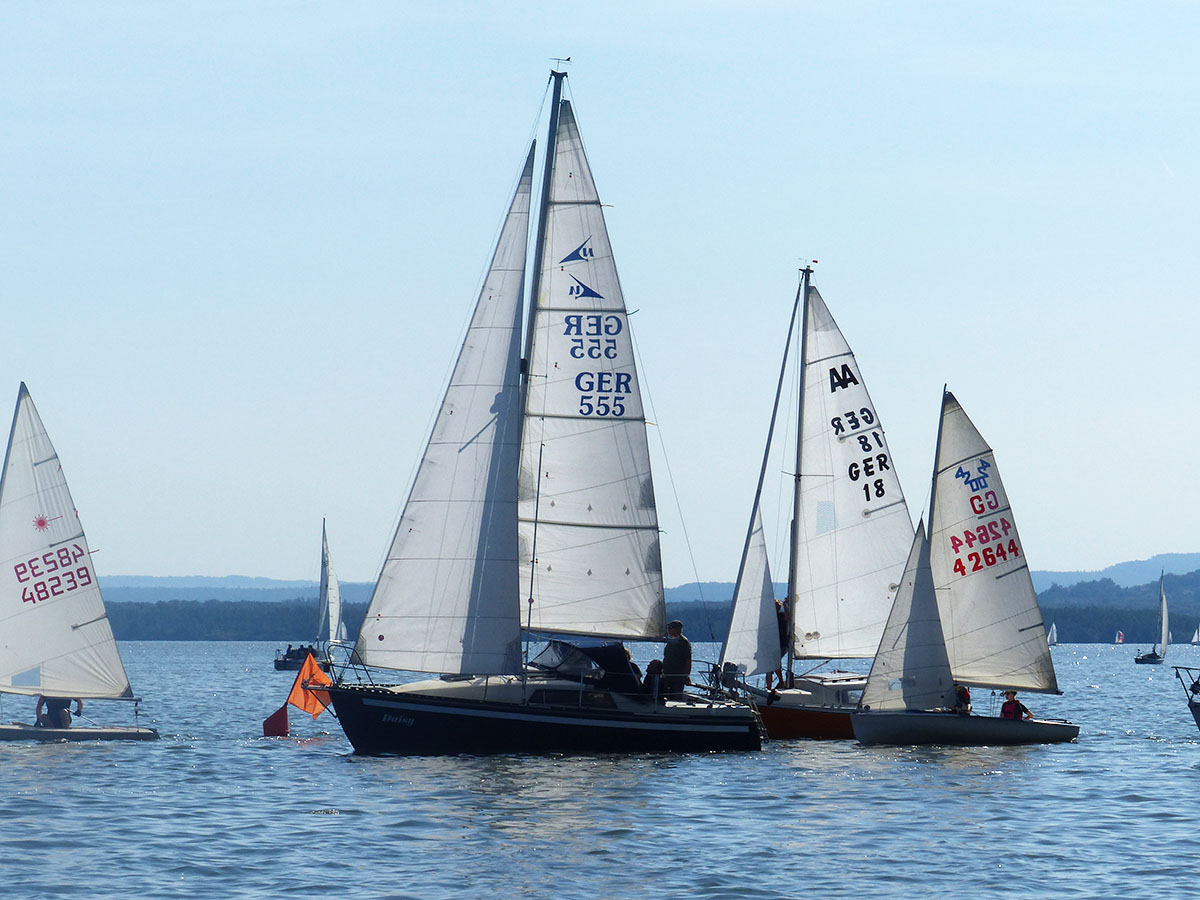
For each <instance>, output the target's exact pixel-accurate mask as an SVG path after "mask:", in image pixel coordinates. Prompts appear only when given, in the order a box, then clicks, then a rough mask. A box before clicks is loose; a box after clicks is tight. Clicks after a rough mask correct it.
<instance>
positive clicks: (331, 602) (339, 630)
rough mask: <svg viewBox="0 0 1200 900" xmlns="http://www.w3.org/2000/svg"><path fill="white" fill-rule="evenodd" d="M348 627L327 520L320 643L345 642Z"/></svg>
mask: <svg viewBox="0 0 1200 900" xmlns="http://www.w3.org/2000/svg"><path fill="white" fill-rule="evenodd" d="M345 639H346V626H345V625H343V624H342V591H341V587H340V586H339V585H338V580H337V575H336V574H335V573H334V571H333V559H332V557H330V555H329V541H328V539H326V537H325V520H324V519H322V520H321V612H320V614H319V615H318V617H317V640H318V641H322V640H324V641H344V640H345Z"/></svg>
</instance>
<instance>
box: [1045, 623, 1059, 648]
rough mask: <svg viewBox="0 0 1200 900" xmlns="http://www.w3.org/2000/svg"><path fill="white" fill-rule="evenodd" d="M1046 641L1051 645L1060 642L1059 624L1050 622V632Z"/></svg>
mask: <svg viewBox="0 0 1200 900" xmlns="http://www.w3.org/2000/svg"><path fill="white" fill-rule="evenodd" d="M1046 643H1047V644H1048V645H1049V646H1051V647H1054V646H1057V644H1058V625H1057V624H1056V623H1054V622H1051V623H1050V632H1049V633H1048V634H1047V635H1046Z"/></svg>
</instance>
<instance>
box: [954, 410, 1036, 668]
mask: <svg viewBox="0 0 1200 900" xmlns="http://www.w3.org/2000/svg"><path fill="white" fill-rule="evenodd" d="M933 493H934V499H933V502H932V503H931V516H932V524H931V527H930V564H931V566H932V569H933V580H934V585H935V587H936V589H937V601H938V608H939V609H940V611H941V619H942V629H943V631H944V632H945V636H946V649H947V653H948V655H949V658H950V668H951V670H952V671H953V672H954V677H955V679H956V680H958V681H962V682H967V683H969V684H975V685H981V686H985V687H1005V688H1013V689H1020V690H1031V691H1043V692H1055V691H1057V690H1058V682H1057V680H1056V679H1055V676H1054V665H1053V663H1052V662H1051V659H1050V648H1049V646H1048V644H1047V641H1046V627H1045V625H1044V624H1043V621H1042V613H1041V610H1040V609H1039V607H1038V602H1037V594H1036V593H1035V592H1034V589H1033V581H1032V579H1031V578H1030V574H1029V567H1028V565H1027V564H1026V561H1025V549H1024V545H1023V544H1022V543H1021V538H1020V536H1019V535H1018V533H1017V526H1016V520H1015V519H1014V518H1013V514H1012V509H1011V507H1010V506H1009V502H1008V496H1007V494H1006V493H1005V491H1004V484H1003V482H1002V481H1001V479H1000V469H999V468H998V467H997V465H996V459H995V456H994V454H993V453H992V450H991V448H990V447H989V446H988V445H987V442H986V441H984V439H983V437H982V436H981V435H980V434H979V432H978V431H977V430H976V428H975V426H974V425H973V424H972V423H971V420H970V419H969V418H967V414H966V413H965V412H964V411H963V409H962V407H961V406H960V405H959V403H958V401H957V400H955V399H954V395H953V394H951V393H950V392H949V391H946V392H945V395H944V396H943V398H942V421H941V427H940V430H939V438H938V452H937V462H936V468H935V472H934V486H933Z"/></svg>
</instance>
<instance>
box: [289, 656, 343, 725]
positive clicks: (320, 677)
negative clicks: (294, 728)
mask: <svg viewBox="0 0 1200 900" xmlns="http://www.w3.org/2000/svg"><path fill="white" fill-rule="evenodd" d="M306 684H308V685H314V684H333V679H331V678H330V677H329V676H328V675H326V674H325V673H324V672H322V671H321V667H320V666H318V665H317V661H316V660H315V659H314V658H313V655H312V654H311V653H310V654H308V656H307V657H306V658H305V660H304V665H302V666H301V667H300V671H299V672H297V673H296V681H295V683H294V684H293V685H292V692H291V693H290V694H288V698H287V702H288V703H290V704H292V706H294V707H296V708H297V709H302V710H304V711H305V712H306V713H310V714H311V715H312V717H313V718H314V719H315V718H316V717H317V716H319V715H320V714H321V713H323V712H325V707H327V706H328V705H329V694H327V693H326V692H325V691H306V690H305V689H304V686H305V685H306Z"/></svg>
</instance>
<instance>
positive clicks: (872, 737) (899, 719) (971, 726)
mask: <svg viewBox="0 0 1200 900" xmlns="http://www.w3.org/2000/svg"><path fill="white" fill-rule="evenodd" d="M850 724H851V726H852V727H853V728H854V736H855V738H857V739H858V741H859V743H861V744H899V745H908V744H947V745H950V746H970V745H991V744H1057V743H1065V742H1068V741H1073V740H1075V739H1076V738H1077V737H1078V736H1079V726H1078V725H1073V724H1071V723H1070V722H1051V721H1047V720H1045V719H1022V720H1019V719H1001V718H998V717H995V716H960V715H955V714H954V713H944V712H925V711H917V710H899V711H896V712H891V711H875V710H870V711H863V712H856V713H854V714H853V715H852V716H851V717H850Z"/></svg>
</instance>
